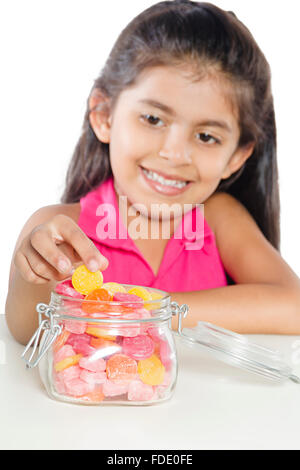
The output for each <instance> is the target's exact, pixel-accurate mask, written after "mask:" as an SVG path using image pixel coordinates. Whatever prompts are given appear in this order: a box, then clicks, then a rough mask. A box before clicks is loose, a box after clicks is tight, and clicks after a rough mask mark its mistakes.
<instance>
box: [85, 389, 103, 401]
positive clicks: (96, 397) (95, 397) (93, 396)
mask: <svg viewBox="0 0 300 470" xmlns="http://www.w3.org/2000/svg"><path fill="white" fill-rule="evenodd" d="M80 398H82V399H83V400H86V401H97V402H99V401H102V400H104V394H103V392H102V389H99V390H94V391H93V392H90V393H87V394H86V395H82V396H81V397H80Z"/></svg>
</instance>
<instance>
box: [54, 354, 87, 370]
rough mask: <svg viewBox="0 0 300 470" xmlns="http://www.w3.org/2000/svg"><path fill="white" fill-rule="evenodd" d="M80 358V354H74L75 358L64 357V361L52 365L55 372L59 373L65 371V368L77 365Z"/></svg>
mask: <svg viewBox="0 0 300 470" xmlns="http://www.w3.org/2000/svg"><path fill="white" fill-rule="evenodd" d="M81 357H82V354H75V356H70V357H66V359H63V360H62V361H60V362H57V363H56V364H54V369H55V370H56V372H60V371H62V370H64V369H66V368H67V367H71V366H74V365H75V364H78V362H79V360H80V359H81Z"/></svg>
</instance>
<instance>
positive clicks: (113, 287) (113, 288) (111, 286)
mask: <svg viewBox="0 0 300 470" xmlns="http://www.w3.org/2000/svg"><path fill="white" fill-rule="evenodd" d="M102 287H103V289H106V290H107V291H108V292H109V293H110V294H111V295H112V296H113V295H114V294H115V293H116V292H123V294H126V289H125V287H123V286H122V284H118V283H117V282H105V283H104V284H103V286H102Z"/></svg>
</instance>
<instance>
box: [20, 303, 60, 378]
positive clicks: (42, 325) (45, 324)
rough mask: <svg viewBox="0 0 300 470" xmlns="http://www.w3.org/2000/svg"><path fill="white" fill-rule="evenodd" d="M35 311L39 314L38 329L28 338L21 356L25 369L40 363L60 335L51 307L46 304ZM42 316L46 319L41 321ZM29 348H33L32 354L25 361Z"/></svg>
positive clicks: (40, 305) (39, 305)
mask: <svg viewBox="0 0 300 470" xmlns="http://www.w3.org/2000/svg"><path fill="white" fill-rule="evenodd" d="M36 310H37V312H38V314H39V327H38V329H37V330H36V332H35V333H34V335H33V336H32V337H31V338H30V340H29V342H28V344H27V346H26V347H25V349H24V351H23V354H22V356H21V357H22V359H23V360H24V361H25V363H26V368H27V369H31V368H33V367H35V366H36V365H37V364H38V363H39V362H40V360H41V359H42V357H43V356H44V354H46V352H47V351H48V349H49V348H50V347H51V345H52V344H53V343H54V341H55V340H56V338H57V337H58V336H59V335H60V334H61V331H62V328H61V326H60V325H58V324H57V323H56V321H55V316H54V309H53V308H52V307H50V306H49V305H47V304H38V305H37V306H36ZM43 315H44V316H45V317H46V318H45V319H43ZM44 332H45V334H44V335H43V341H42V342H41V343H40V348H39V351H38V353H37V356H36V358H35V359H33V357H34V355H35V354H36V352H37V348H38V344H39V340H40V339H41V337H42V333H44ZM31 346H33V349H32V352H31V354H30V356H29V358H28V359H26V358H25V354H26V353H27V351H28V350H29V348H30V347H31Z"/></svg>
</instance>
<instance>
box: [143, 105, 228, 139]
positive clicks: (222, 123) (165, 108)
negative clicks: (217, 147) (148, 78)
mask: <svg viewBox="0 0 300 470" xmlns="http://www.w3.org/2000/svg"><path fill="white" fill-rule="evenodd" d="M139 103H144V104H149V105H150V106H153V107H154V108H158V109H161V110H162V111H164V112H165V113H168V114H170V116H176V113H175V111H174V110H173V109H172V108H170V107H169V106H167V105H166V104H163V103H160V102H159V101H155V100H151V99H143V100H139ZM196 125H197V126H200V125H201V126H212V127H219V128H221V129H223V130H224V131H226V132H228V133H229V134H230V133H231V132H232V129H231V127H230V126H229V125H228V124H227V122H225V121H216V120H214V119H207V120H205V121H201V122H198V123H196Z"/></svg>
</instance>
